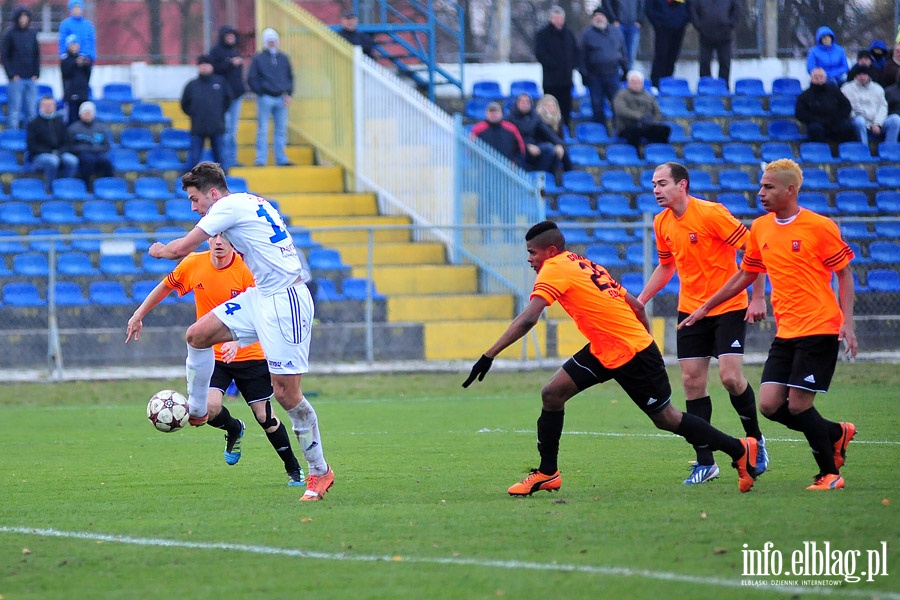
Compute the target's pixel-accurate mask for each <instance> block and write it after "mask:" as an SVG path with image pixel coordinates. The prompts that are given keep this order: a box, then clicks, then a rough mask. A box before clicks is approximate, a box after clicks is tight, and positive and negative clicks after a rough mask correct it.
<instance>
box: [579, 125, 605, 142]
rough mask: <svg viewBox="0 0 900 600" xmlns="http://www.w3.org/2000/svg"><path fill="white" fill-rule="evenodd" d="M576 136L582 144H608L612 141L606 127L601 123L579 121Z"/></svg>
mask: <svg viewBox="0 0 900 600" xmlns="http://www.w3.org/2000/svg"><path fill="white" fill-rule="evenodd" d="M575 137H576V138H577V139H578V141H579V142H581V143H582V144H608V143H609V142H611V141H612V140H611V139H610V137H609V132H607V131H606V127H604V126H603V125H601V124H600V123H579V124H578V125H576V126H575Z"/></svg>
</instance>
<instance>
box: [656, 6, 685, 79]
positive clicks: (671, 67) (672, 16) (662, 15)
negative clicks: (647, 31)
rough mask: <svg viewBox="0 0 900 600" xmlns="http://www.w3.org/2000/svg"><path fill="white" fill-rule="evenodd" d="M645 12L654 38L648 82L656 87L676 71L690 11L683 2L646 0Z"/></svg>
mask: <svg viewBox="0 0 900 600" xmlns="http://www.w3.org/2000/svg"><path fill="white" fill-rule="evenodd" d="M646 12H647V20H648V21H650V24H651V25H652V26H653V35H654V38H653V67H652V68H651V70H650V82H651V83H652V84H653V87H655V88H659V80H660V79H662V78H663V77H671V76H672V74H673V73H674V72H675V63H676V62H678V55H679V54H681V43H682V42H683V41H684V31H685V29H687V25H688V22H689V21H690V20H691V16H690V9H689V6H688V2H687V1H686V0H647V9H646Z"/></svg>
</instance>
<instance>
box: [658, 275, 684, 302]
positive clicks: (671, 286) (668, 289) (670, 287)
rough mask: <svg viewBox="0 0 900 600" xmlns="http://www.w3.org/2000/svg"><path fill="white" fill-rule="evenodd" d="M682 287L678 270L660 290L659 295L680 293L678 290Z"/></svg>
mask: <svg viewBox="0 0 900 600" xmlns="http://www.w3.org/2000/svg"><path fill="white" fill-rule="evenodd" d="M680 289H681V282H680V280H679V278H678V271H675V273H674V274H673V275H672V279H670V280H669V281H668V283H666V285H665V286H663V289H661V290H659V292H658V293H659V295H661V296H674V295H677V294H678V291H679V290H680Z"/></svg>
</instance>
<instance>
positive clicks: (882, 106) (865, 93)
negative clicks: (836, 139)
mask: <svg viewBox="0 0 900 600" xmlns="http://www.w3.org/2000/svg"><path fill="white" fill-rule="evenodd" d="M872 75H873V69H872V67H867V66H862V65H860V66H856V67H853V68H852V69H850V72H849V73H848V75H847V77H848V80H847V83H845V84H844V85H842V86H841V92H842V93H843V94H844V95H845V96H847V100H849V101H850V107H851V110H852V113H851V118H852V119H853V123H854V124H855V125H856V130H857V132H858V134H859V141H861V142H863V143H864V144H868V143H869V136H872V137H873V138H874V139H877V140H881V139H884V137H885V133H886V132H885V131H884V124H885V123H884V121H885V119H887V115H888V111H887V100H886V99H885V97H884V88H882V87H881V86H880V85H878V84H877V83H875V82H874V81H872ZM892 126H893V127H894V128H896V126H897V123H895V122H892ZM889 135H891V136H892V137H893V138H896V137H897V132H896V131H892V132H890V133H889Z"/></svg>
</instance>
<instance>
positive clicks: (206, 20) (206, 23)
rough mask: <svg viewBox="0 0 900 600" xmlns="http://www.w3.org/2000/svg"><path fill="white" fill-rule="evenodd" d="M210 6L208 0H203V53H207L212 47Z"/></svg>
mask: <svg viewBox="0 0 900 600" xmlns="http://www.w3.org/2000/svg"><path fill="white" fill-rule="evenodd" d="M211 19H212V5H211V3H210V0H203V51H204V52H209V49H210V48H211V47H212V23H211V22H210V20H211Z"/></svg>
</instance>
